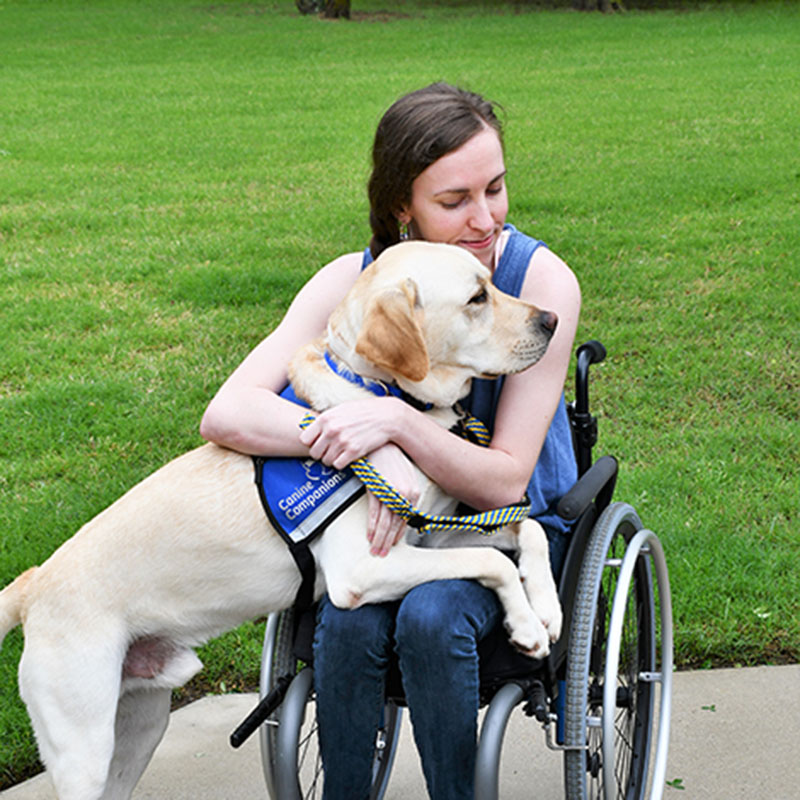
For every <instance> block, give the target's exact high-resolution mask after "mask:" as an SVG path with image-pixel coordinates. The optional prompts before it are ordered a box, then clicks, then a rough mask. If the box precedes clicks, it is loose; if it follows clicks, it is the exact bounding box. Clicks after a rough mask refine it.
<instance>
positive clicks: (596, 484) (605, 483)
mask: <svg viewBox="0 0 800 800" xmlns="http://www.w3.org/2000/svg"><path fill="white" fill-rule="evenodd" d="M616 481H617V459H616V458H614V457H613V456H603V457H602V458H599V459H598V460H597V461H595V462H594V464H592V466H591V467H589V469H588V470H586V472H584V473H583V475H581V477H580V478H579V479H578V482H577V483H576V484H575V485H574V486H573V487H572V488H571V489H570V490H569V491H568V492H567V493H566V494H565V495H564V496H563V497H562V498H561V500H559V502H558V508H557V511H558V515H559V516H560V517H562V518H563V519H567V520H573V519H578V517H580V515H581V514H583V512H584V511H586V509H587V508H588V507H589V505H590V504H591V502H592V501H593V500H594V499H595V498H598V500H599V501H600V503H599V504H600V505H601V506H605V505H607V504H608V502H609V501H610V500H611V495H612V493H613V491H614V484H615V483H616Z"/></svg>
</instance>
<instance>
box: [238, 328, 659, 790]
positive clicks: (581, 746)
mask: <svg viewBox="0 0 800 800" xmlns="http://www.w3.org/2000/svg"><path fill="white" fill-rule="evenodd" d="M605 355H606V353H605V348H604V347H603V346H602V344H600V343H599V342H597V341H591V342H587V343H586V344H584V345H581V347H579V348H578V351H577V367H576V377H575V383H576V399H575V401H574V402H573V403H571V404H570V405H569V407H568V411H569V416H570V422H571V425H572V430H573V438H574V445H575V452H576V457H577V461H578V475H579V479H578V482H577V483H576V484H575V486H574V487H573V488H572V489H571V490H570V491H569V492H568V493H567V494H566V495H565V496H564V497H563V498H562V500H561V501H560V503H559V506H558V511H559V514H560V515H561V516H562V517H564V518H566V519H568V520H575V524H574V526H573V534H572V539H571V542H570V546H569V549H568V552H567V557H566V561H565V564H564V569H563V572H562V575H561V581H560V586H559V596H560V599H561V603H562V608H563V611H564V629H563V631H562V634H561V638H560V639H559V641H558V642H556V643H555V645H554V646H553V648H552V649H551V653H550V655H549V656H548V657H547V658H546V659H544V660H541V661H533V660H530V659H525V658H524V657H522V656H519V655H517V654H514V653H513V651H512V650H511V648H510V646H509V645H508V644H507V642H505V641H504V642H503V646H504V647H505V649H506V650H507V651H508V653H509V654H510V655H506V656H501V663H502V659H503V658H505V664H506V665H510V667H508V666H506V665H504V666H503V668H502V669H501V671H500V673H499V674H496V675H494V676H493V675H491V674H488V675H487V674H484V669H483V664H482V668H481V671H482V675H481V679H482V684H481V689H482V696H484V695H485V696H486V699H487V702H488V708H487V710H486V714H485V716H484V720H483V724H482V726H481V730H480V736H479V740H478V749H477V759H476V769H475V797H476V800H496V799H497V797H498V794H499V778H500V774H499V765H500V753H501V749H502V743H503V737H504V734H505V730H506V726H507V723H508V720H509V718H510V715H511V713H512V711H513V710H514V708H516V707H517V706H518V705H520V704H524V705H523V709H524V711H525V713H526V714H527V715H528V716H532V717H535V718H536V719H537V720H538V721H539V723H540V724H541V725H542V726H543V728H544V730H545V737H546V744H547V746H548V747H550V748H551V749H552V750H556V751H560V752H562V753H563V755H564V787H565V796H566V798H567V800H587V798H591V799H594V798H598V800H599V798H604V800H611V799H612V798H624V800H643V799H644V798H645V797H649V798H650V800H660V798H661V796H662V793H663V789H664V785H665V777H666V766H667V754H668V743H669V727H670V716H671V701H672V669H673V660H672V606H671V596H670V587H669V577H668V572H667V565H666V559H665V557H664V551H663V548H662V546H661V543H660V541H659V540H658V537H657V536H656V535H655V534H654V533H653V532H652V531H650V530H647V529H645V528H644V527H643V525H642V523H641V521H640V519H639V517H638V515H637V514H636V511H635V510H634V509H633V508H632V507H631V506H630V505H628V504H626V503H620V502H614V503H612V502H611V498H612V495H613V491H614V485H615V482H616V476H617V462H616V460H615V459H614V458H612V457H611V456H603V457H602V458H600V459H599V460H598V461H597V462H595V463H594V464H592V448H593V447H594V445H595V443H596V440H597V425H596V419H595V418H594V417H593V416H592V415H591V414H590V413H589V394H588V373H589V367H590V365H591V364H592V363H599V362H601V361H602V360H603V359H604V358H605ZM295 629H296V625H295V624H294V610H293V609H289V610H288V611H284V612H280V613H276V614H272V615H270V617H269V619H268V620H267V625H266V629H265V634H264V649H263V651H262V664H261V686H260V696H261V702H260V704H259V706H258V707H257V709H256V710H255V711H254V712H253V714H251V715H250V717H248V719H247V720H245V722H244V723H242V725H241V726H240V728H239V729H237V731H236V732H235V733H234V734H233V736H232V737H231V740H232V742H233V743H234V745H236V746H238V744H239V743H241V741H243V739H244V738H246V737H247V736H248V735H249V734H250V733H252V732H253V731H254V730H255V729H256V728H258V730H259V735H260V744H261V756H262V765H263V769H264V777H265V781H266V784H267V790H268V792H269V795H270V797H271V798H273V800H295V799H299V798H305V797H315V796H318V793H319V795H321V781H322V771H321V766H320V764H319V758H318V755H317V743H316V720H315V719H314V718H312V719H311V722H310V725H308V726H307V725H306V723H305V720H306V706H307V704H308V702H309V701H310V700H311V699H313V668H312V667H311V666H309V663H310V661H311V654H310V652H309V647H308V646H306V648H305V652H300V653H299V654H298V653H296V652H295V641H294V640H295V633H296V630H295ZM659 633H660V637H659V636H658V634H659ZM306 638H307V637H306ZM659 639H660V644H659ZM298 655H299V656H300V657H298ZM490 668H491V667H488V668H487V669H490ZM658 686H660V693H659V692H657V691H656V687H658ZM657 694H660V696H659V698H658V704H656V695H657ZM401 705H402V700H397V699H395V698H393V697H391V696H390V697H389V698H387V701H386V705H385V709H384V718H383V723H382V725H381V727H380V730H379V732H378V738H377V741H376V745H375V755H374V769H373V785H372V791H371V794H370V800H380V798H382V797H383V795H384V792H385V790H386V786H387V784H388V780H389V776H390V773H391V768H392V763H393V761H394V756H395V751H396V747H397V743H398V739H399V732H400V725H401V719H402V709H401ZM656 705H657V706H658V710H657V711H656ZM314 716H315V715H312V717H314ZM656 719H657V720H658V724H657V725H656ZM265 720H266V721H265ZM654 735H655V738H654ZM651 764H652V769H651ZM648 791H649V794H648Z"/></svg>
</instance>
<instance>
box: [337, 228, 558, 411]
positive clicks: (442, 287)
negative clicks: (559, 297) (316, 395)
mask: <svg viewBox="0 0 800 800" xmlns="http://www.w3.org/2000/svg"><path fill="white" fill-rule="evenodd" d="M556 322H557V318H556V316H555V314H553V313H551V312H549V311H541V310H540V309H538V308H536V307H535V306H532V305H530V304H528V303H524V302H522V301H521V300H518V299H516V298H514V297H511V296H509V295H507V294H505V293H503V292H501V291H500V290H499V289H497V288H496V287H495V286H494V285H493V284H492V280H491V274H490V272H489V270H488V269H487V268H486V267H484V266H483V265H482V264H481V263H480V262H479V261H478V260H477V259H476V258H475V257H474V256H472V255H471V254H470V253H468V252H467V251H466V250H463V249H462V248H460V247H456V246H454V245H446V244H432V243H429V242H403V243H401V244H398V245H395V246H393V247H390V248H388V249H387V250H385V251H384V252H383V253H381V255H380V256H379V257H378V258H377V259H376V260H375V262H374V263H373V264H372V265H370V266H369V267H368V268H367V269H366V270H364V272H363V273H362V274H361V275H360V277H359V279H358V280H357V281H356V283H355V284H354V285H353V288H352V289H351V290H350V291H349V292H348V294H347V296H346V297H345V298H344V300H343V301H342V303H340V305H339V306H338V307H337V308H336V310H335V311H334V313H333V314H332V315H331V319H330V322H329V325H328V346H329V348H330V349H331V351H332V352H333V354H334V355H335V356H336V357H337V358H338V359H339V360H340V361H342V362H343V363H344V364H346V365H347V366H348V367H349V368H350V369H352V370H353V371H354V372H356V373H358V374H360V375H363V376H365V377H371V378H376V379H380V380H384V381H390V382H391V381H393V382H395V383H396V384H397V385H398V386H400V387H401V388H402V389H404V390H405V391H407V392H408V393H409V394H411V395H413V396H414V397H416V398H417V399H419V400H422V401H423V402H429V403H433V404H434V405H437V406H449V405H452V404H453V403H454V402H456V400H458V399H460V398H461V397H463V396H464V395H466V394H467V393H468V392H469V388H470V382H471V380H472V378H476V377H489V378H494V377H497V376H498V375H508V374H511V373H514V372H520V371H521V370H523V369H526V368H527V367H529V366H531V365H532V364H534V363H535V362H536V361H538V360H539V359H540V358H541V357H542V355H544V352H545V350H546V349H547V345H548V342H549V341H550V338H551V336H552V335H553V332H554V331H555V327H556Z"/></svg>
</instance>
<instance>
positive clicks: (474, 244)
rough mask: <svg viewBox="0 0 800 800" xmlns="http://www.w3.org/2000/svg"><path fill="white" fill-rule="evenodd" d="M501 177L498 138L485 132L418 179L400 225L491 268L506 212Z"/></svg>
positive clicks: (415, 235)
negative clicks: (448, 245) (475, 258)
mask: <svg viewBox="0 0 800 800" xmlns="http://www.w3.org/2000/svg"><path fill="white" fill-rule="evenodd" d="M505 174H506V168H505V163H504V161H503V148H502V145H501V144H500V139H499V137H498V135H497V133H496V132H495V131H494V130H493V129H492V128H488V127H486V128H483V129H482V130H481V131H480V132H479V133H476V134H475V136H473V137H472V138H471V139H469V140H468V141H467V142H465V143H464V144H463V145H462V146H461V147H459V148H458V149H457V150H453V152H451V153H448V154H447V155H445V156H442V157H441V158H440V159H439V160H438V161H434V162H433V164H431V165H430V166H429V167H428V168H427V169H426V170H425V171H424V172H421V173H420V174H419V175H418V176H417V178H416V180H415V181H414V183H413V184H412V185H411V203H410V204H409V205H408V206H407V207H405V208H403V209H402V212H401V214H400V216H399V219H400V222H402V223H404V224H407V225H408V226H409V230H410V232H411V235H412V237H413V238H415V239H425V240H427V241H429V242H445V243H447V244H455V245H458V246H459V247H463V248H464V249H465V250H468V251H469V252H470V253H472V254H473V255H474V256H476V257H477V258H478V259H479V260H480V261H481V263H482V264H484V265H485V266H487V267H489V269H492V268H493V266H494V250H495V245H496V244H497V239H498V237H499V236H500V232H501V231H502V230H503V225H504V223H505V221H506V215H507V214H508V195H507V194H506V183H505Z"/></svg>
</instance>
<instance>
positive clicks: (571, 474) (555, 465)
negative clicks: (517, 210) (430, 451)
mask: <svg viewBox="0 0 800 800" xmlns="http://www.w3.org/2000/svg"><path fill="white" fill-rule="evenodd" d="M505 230H507V231H509V232H510V233H511V235H510V236H509V238H508V241H507V242H506V246H505V249H504V250H503V255H502V256H501V257H500V262H499V263H498V264H497V266H496V268H495V270H494V274H493V275H492V283H494V285H495V286H496V287H497V288H498V289H500V290H501V291H503V292H505V293H506V294H510V295H512V296H514V297H519V295H520V292H521V291H522V284H523V282H524V281H525V275H526V273H527V271H528V265H529V264H530V260H531V257H532V256H533V254H534V252H535V251H536V250H537V249H538V248H539V247H546V246H547V245H545V244H544V242H541V241H539V240H538V239H532V238H531V237H530V236H526V235H525V234H524V233H520V232H519V231H518V230H517V229H516V228H515V227H514V226H513V225H509V224H507V225H506V226H505ZM371 263H372V254H371V253H370V251H369V248H367V249H366V250H365V251H364V259H363V262H362V266H361V268H362V269H364V268H365V267H367V266H369V264H371ZM504 380H505V379H504V378H502V377H501V378H498V379H496V380H483V379H476V380H474V381H473V382H472V391H471V392H470V393H469V395H468V396H467V397H466V398H464V400H462V401H461V405H462V406H464V408H466V409H467V410H468V411H469V412H470V413H471V414H474V415H475V416H476V417H478V419H480V420H481V421H482V422H484V423H485V424H486V426H487V427H488V428H489V431H490V432H491V431H493V430H494V417H495V413H496V412H497V404H498V402H499V399H500V392H501V391H502V389H503V383H504ZM577 479H578V468H577V465H576V461H575V451H574V449H573V446H572V431H571V429H570V425H569V419H568V418H567V408H566V404H565V402H564V395H563V394H562V395H561V398H560V400H559V402H558V408H556V413H555V416H554V417H553V421H552V422H551V423H550V428H549V430H548V431H547V436H546V437H545V440H544V444H543V445H542V451H541V453H540V454H539V460H538V461H537V462H536V467H535V468H534V470H533V475H531V480H530V482H529V484H528V497H529V498H530V501H531V516H532V517H533V518H534V519H536V520H537V521H538V522H540V523H541V524H542V525H544V526H545V527H547V528H550V529H551V530H557V531H560V532H562V533H567V532H568V531H569V529H570V524H569V523H568V522H567V521H566V520H564V519H562V518H561V517H559V516H558V514H557V513H556V505H557V504H558V501H559V500H560V499H561V498H562V497H563V496H564V495H565V494H566V493H567V491H568V490H569V489H570V488H571V487H572V485H573V484H574V483H575V481H576V480H577Z"/></svg>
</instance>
